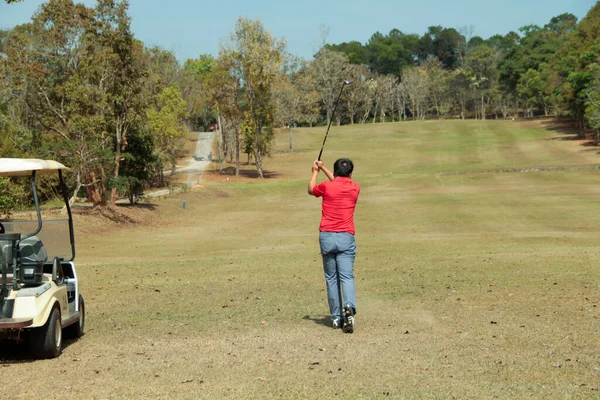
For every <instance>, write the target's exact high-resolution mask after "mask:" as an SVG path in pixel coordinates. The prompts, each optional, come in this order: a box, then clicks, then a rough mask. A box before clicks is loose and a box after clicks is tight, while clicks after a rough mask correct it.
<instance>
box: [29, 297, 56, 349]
mask: <svg viewBox="0 0 600 400" xmlns="http://www.w3.org/2000/svg"><path fill="white" fill-rule="evenodd" d="M61 349H62V325H61V323H60V310H59V309H58V307H54V308H53V309H52V312H51V313H50V317H49V318H48V321H46V323H45V324H44V326H42V327H40V328H36V329H34V330H33V331H32V332H31V350H32V351H33V354H34V355H35V356H36V357H37V358H54V357H57V356H58V355H59V354H60V350H61Z"/></svg>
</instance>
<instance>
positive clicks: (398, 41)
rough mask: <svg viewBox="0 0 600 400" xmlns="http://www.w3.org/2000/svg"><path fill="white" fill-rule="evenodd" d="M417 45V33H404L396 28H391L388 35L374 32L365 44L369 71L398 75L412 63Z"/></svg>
mask: <svg viewBox="0 0 600 400" xmlns="http://www.w3.org/2000/svg"><path fill="white" fill-rule="evenodd" d="M418 45H419V37H418V35H405V34H404V33H402V32H400V31H399V30H398V29H392V30H391V31H390V33H389V34H388V35H383V34H381V33H379V32H376V33H375V34H373V36H371V38H370V39H369V42H368V43H367V44H366V48H367V62H368V65H369V68H370V69H371V72H373V73H375V74H379V75H387V74H394V75H396V76H399V75H400V74H401V72H402V70H403V69H404V68H406V67H409V66H411V65H414V54H416V52H417V47H418Z"/></svg>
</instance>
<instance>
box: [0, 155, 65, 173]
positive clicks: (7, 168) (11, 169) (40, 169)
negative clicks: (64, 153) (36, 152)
mask: <svg viewBox="0 0 600 400" xmlns="http://www.w3.org/2000/svg"><path fill="white" fill-rule="evenodd" d="M59 169H62V170H68V168H67V167H65V166H64V165H62V164H61V163H59V162H57V161H52V160H39V159H36V158H0V176H27V175H31V172H32V171H36V173H37V174H51V173H54V172H56V171H58V170H59Z"/></svg>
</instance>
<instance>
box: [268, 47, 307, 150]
mask: <svg viewBox="0 0 600 400" xmlns="http://www.w3.org/2000/svg"><path fill="white" fill-rule="evenodd" d="M288 61H289V65H290V66H289V67H288V68H287V69H286V70H284V71H283V72H282V73H281V75H280V76H279V79H277V81H276V82H275V83H274V85H273V100H274V104H275V115H276V121H277V122H280V123H282V124H283V125H284V126H287V127H288V129H289V152H290V153H291V152H292V151H293V142H294V140H293V133H292V129H293V125H294V124H295V123H296V122H310V121H311V120H312V119H313V115H314V114H316V113H318V110H317V109H316V106H317V101H318V95H317V92H316V90H315V89H314V86H315V85H314V83H313V82H312V81H311V76H310V74H309V73H308V70H307V68H308V66H307V63H306V61H304V60H300V59H297V58H295V57H290V58H289V60H288Z"/></svg>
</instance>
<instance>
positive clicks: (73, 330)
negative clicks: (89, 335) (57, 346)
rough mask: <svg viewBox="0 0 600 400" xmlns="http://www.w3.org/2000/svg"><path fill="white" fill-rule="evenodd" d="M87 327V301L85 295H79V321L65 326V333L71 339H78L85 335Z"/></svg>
mask: <svg viewBox="0 0 600 400" xmlns="http://www.w3.org/2000/svg"><path fill="white" fill-rule="evenodd" d="M84 329H85V303H84V302H83V296H82V295H79V321H77V322H76V323H74V324H73V325H69V326H67V327H66V328H65V335H66V336H67V337H68V338H69V339H77V338H80V337H82V336H83V334H84Z"/></svg>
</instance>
